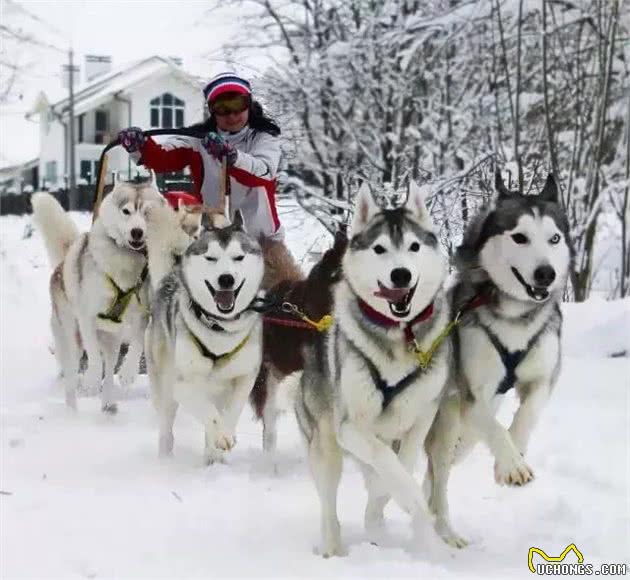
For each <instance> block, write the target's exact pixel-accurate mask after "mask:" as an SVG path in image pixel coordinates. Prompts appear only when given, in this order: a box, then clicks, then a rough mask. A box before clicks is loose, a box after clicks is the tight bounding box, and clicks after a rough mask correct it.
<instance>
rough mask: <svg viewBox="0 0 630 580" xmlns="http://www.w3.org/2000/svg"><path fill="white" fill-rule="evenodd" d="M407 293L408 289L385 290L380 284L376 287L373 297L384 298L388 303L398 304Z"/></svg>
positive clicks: (385, 287)
mask: <svg viewBox="0 0 630 580" xmlns="http://www.w3.org/2000/svg"><path fill="white" fill-rule="evenodd" d="M408 293H409V288H387V286H383V285H382V284H379V285H378V290H377V291H376V292H374V296H378V297H379V298H385V300H387V301H389V302H400V301H401V300H402V299H403V298H405V297H406V296H407V294H408Z"/></svg>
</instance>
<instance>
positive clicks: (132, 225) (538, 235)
mask: <svg viewBox="0 0 630 580" xmlns="http://www.w3.org/2000/svg"><path fill="white" fill-rule="evenodd" d="M496 188H497V193H496V196H495V198H494V199H493V200H492V201H491V202H490V203H488V205H487V206H486V207H484V208H483V209H482V210H481V211H480V212H479V213H478V215H477V216H476V217H475V218H474V219H473V220H472V221H471V223H470V224H469V225H468V227H467V229H466V231H465V234H464V238H463V242H462V244H461V246H460V247H459V248H458V250H457V253H456V262H455V269H456V279H455V281H454V283H453V285H452V286H451V287H450V288H449V289H447V288H446V287H445V279H446V274H447V263H446V259H445V257H444V255H443V252H442V251H441V249H440V247H439V242H438V238H437V235H436V231H435V227H434V225H433V223H432V220H431V217H430V215H429V212H428V210H427V207H426V204H425V198H424V193H423V190H422V189H421V188H419V187H418V186H417V185H415V184H414V183H413V182H412V183H411V184H410V186H409V193H408V196H407V199H406V201H405V202H404V203H403V204H402V205H401V206H400V207H397V208H395V209H383V208H381V207H380V206H379V205H378V204H377V203H376V201H375V199H374V197H373V195H372V192H371V191H370V188H369V187H368V186H366V185H364V186H362V187H361V189H360V191H359V192H358V194H357V198H356V204H355V212H354V218H353V221H352V224H351V226H350V229H349V231H348V232H347V233H346V232H339V233H338V234H337V235H336V237H335V242H334V245H333V246H332V248H331V249H330V250H328V251H327V252H326V253H325V254H324V256H323V257H322V259H321V260H320V262H319V263H318V264H317V265H316V266H315V267H314V268H313V270H312V271H311V272H310V273H309V275H308V276H307V277H306V278H303V277H302V276H301V275H300V273H299V272H297V271H295V268H293V269H291V267H286V268H285V269H284V270H283V267H282V265H280V266H279V270H281V271H282V273H283V274H284V276H280V277H278V276H277V277H276V278H277V279H276V280H275V284H270V285H269V286H267V287H266V288H265V292H262V291H261V286H262V282H263V277H264V276H265V273H266V271H267V270H268V269H269V268H273V267H274V266H276V267H278V264H277V263H275V264H274V263H273V260H271V261H270V260H269V255H272V254H273V248H271V249H270V248H269V247H268V242H266V241H262V242H261V241H259V240H257V239H255V238H254V237H252V236H251V235H250V234H248V232H247V231H246V229H245V228H244V226H243V221H242V219H241V217H240V214H239V213H238V212H237V213H236V214H235V215H234V216H233V220H232V222H231V223H230V222H228V221H227V220H226V219H225V217H224V216H223V215H219V214H216V213H212V212H206V214H205V217H206V220H207V224H206V225H204V227H201V220H202V215H204V210H203V209H200V208H197V209H195V210H190V209H188V208H186V207H183V206H182V207H180V208H179V211H175V210H174V209H173V208H171V207H170V205H169V204H168V203H167V202H166V201H165V199H164V197H163V196H162V195H161V194H160V193H159V191H158V190H157V187H156V186H155V184H154V183H153V182H151V181H146V182H140V183H131V182H117V183H116V184H115V186H114V189H113V190H112V192H111V193H110V194H109V195H107V196H106V197H105V199H104V201H103V203H102V205H101V207H100V211H99V213H98V217H97V218H96V220H95V221H94V224H93V226H92V228H91V229H90V231H89V232H87V233H82V234H81V233H79V232H78V231H77V229H76V226H75V225H74V224H73V222H72V220H71V219H70V217H69V216H68V215H67V214H66V213H65V212H64V210H63V209H62V208H61V206H60V205H59V204H58V203H57V201H56V200H55V199H54V198H53V197H52V196H50V195H48V194H36V195H34V196H33V199H32V203H33V209H34V219H35V222H36V223H37V225H38V227H39V228H40V230H41V232H42V234H43V237H44V241H45V244H46V248H47V251H48V255H49V258H50V262H51V266H52V268H53V273H52V276H51V280H50V296H51V302H52V316H51V321H52V331H53V336H54V341H55V356H56V357H57V359H58V362H59V365H60V368H61V372H62V377H63V383H64V387H65V397H66V402H67V404H68V406H70V407H72V408H76V392H77V388H78V387H79V385H83V387H84V388H89V389H94V390H95V391H98V390H100V392H101V404H102V409H103V411H105V412H108V413H115V412H116V405H117V402H116V400H115V396H114V393H115V390H114V372H115V367H116V363H117V360H118V353H119V350H120V347H121V345H122V344H123V343H126V344H128V345H129V348H128V352H127V355H126V357H125V360H124V362H123V364H122V366H121V368H120V370H119V381H120V383H121V384H122V385H123V386H129V385H131V384H133V382H134V380H135V378H136V376H137V373H138V369H139V362H140V358H141V355H142V353H143V352H144V353H145V355H146V362H147V369H148V374H149V378H150V383H151V389H152V398H153V404H154V406H155V409H156V411H157V416H158V430H159V454H160V455H163V456H164V455H169V454H170V453H172V451H173V444H174V435H173V422H174V419H175V415H176V413H177V411H178V409H179V407H180V406H181V407H182V408H183V410H184V411H185V412H187V413H190V414H192V415H193V416H194V417H196V418H197V419H198V420H199V422H200V423H201V424H202V425H203V428H204V433H205V450H204V455H205V460H206V461H207V463H209V464H210V463H213V462H215V461H221V460H222V459H223V457H224V456H225V454H226V453H227V452H229V451H230V449H232V447H233V446H234V445H235V443H236V439H235V431H236V427H237V423H238V420H239V417H240V416H241V414H242V411H243V409H244V407H245V405H246V403H247V400H248V398H250V399H251V401H252V404H253V406H254V408H255V410H256V413H257V414H258V416H259V417H261V418H262V419H263V423H264V437H263V441H264V447H265V449H266V450H273V448H274V446H275V441H276V431H275V420H276V404H275V399H276V395H277V387H278V385H279V384H280V383H281V381H282V380H283V379H284V378H286V377H287V376H289V375H291V376H292V377H299V387H297V389H296V395H295V415H296V418H297V421H298V424H299V426H300V430H301V432H302V434H303V436H304V439H305V441H306V445H307V451H308V460H309V465H310V470H311V473H312V477H313V480H314V482H315V486H316V489H317V492H318V495H319V498H320V502H321V547H320V553H321V554H322V555H323V556H325V557H329V556H333V555H342V554H343V553H344V548H343V544H342V540H341V531H340V524H339V520H338V517H337V488H338V485H339V481H340V477H341V472H342V463H343V457H344V455H350V456H352V457H353V458H354V459H356V460H358V463H359V464H360V466H361V469H362V471H363V474H364V478H365V484H366V488H367V492H368V499H367V506H366V509H365V526H366V529H367V530H368V531H369V532H370V533H377V532H379V530H380V529H381V528H382V526H383V512H384V508H385V506H386V504H387V503H388V501H389V500H390V499H393V501H394V502H396V503H397V504H398V505H399V506H400V507H401V508H402V509H403V510H404V511H406V512H407V513H408V514H409V515H410V516H411V520H412V527H413V530H414V532H415V533H416V534H418V535H417V537H418V538H419V540H418V541H420V542H421V541H422V540H421V539H420V538H421V537H423V538H425V539H426V538H427V528H428V527H429V526H433V528H434V529H435V532H437V534H438V535H439V536H441V537H442V538H443V539H444V541H445V542H447V543H448V544H450V545H452V546H457V547H463V546H465V544H466V541H465V540H464V539H463V538H461V537H460V536H459V535H458V534H457V533H456V531H455V530H453V528H452V526H451V523H450V520H449V509H448V501H447V486H448V479H449V473H450V470H451V466H452V465H453V464H454V462H456V461H459V460H460V459H463V458H464V457H465V456H466V454H467V453H468V452H469V451H470V450H471V449H472V447H473V446H474V445H475V444H476V443H477V442H478V441H483V442H484V443H485V444H486V445H487V446H488V448H489V449H490V451H491V452H492V454H493V456H494V458H495V466H494V471H495V478H496V481H497V482H498V483H499V484H508V485H523V484H526V483H527V482H529V481H530V480H531V479H532V478H533V477H534V475H533V471H532V469H531V467H530V466H529V465H528V463H527V461H526V450H527V444H528V441H529V438H530V436H531V433H532V430H533V428H534V426H535V424H536V421H537V420H538V417H539V415H540V412H541V409H542V407H543V406H544V404H545V402H546V401H547V399H548V398H549V396H550V394H551V390H552V389H553V386H554V384H555V382H556V380H557V377H558V374H559V371H560V360H561V357H560V332H561V325H562V316H561V312H560V302H561V298H562V294H563V291H564V287H565V283H566V279H567V275H568V272H569V267H570V261H571V250H570V243H569V238H568V224H567V220H566V217H565V215H564V214H563V212H562V210H561V206H560V204H559V201H558V191H557V187H556V184H555V181H554V179H553V177H552V176H549V177H548V179H547V181H546V183H545V185H544V187H543V189H542V191H541V192H540V193H539V194H538V195H523V194H521V193H519V192H517V191H509V190H508V189H507V188H506V187H505V185H504V183H503V181H502V179H501V177H500V174H497V179H496ZM287 305H288V307H287ZM326 315H330V316H332V321H333V323H332V325H331V326H330V327H329V328H326V326H327V325H326V324H323V323H321V322H322V320H324V319H325V316H326ZM328 322H330V319H328ZM320 331H321V332H320ZM84 352H85V353H86V354H87V361H88V364H87V368H86V370H85V371H84V372H83V374H81V372H80V370H81V367H80V361H81V357H82V354H83V353H84ZM296 371H300V372H299V373H298V374H294V373H295V372H296ZM292 373H293V374H292ZM512 388H515V389H516V392H517V394H518V396H519V399H520V405H519V407H518V410H517V411H516V413H515V415H514V418H513V421H512V424H511V426H510V427H509V429H506V428H504V427H503V426H502V425H501V423H499V422H498V420H497V419H496V412H497V408H498V406H499V404H500V402H501V400H502V395H503V394H505V393H507V392H508V391H509V390H510V389H512ZM421 448H422V449H424V451H425V452H426V457H427V465H426V470H424V469H423V470H422V471H426V475H425V480H424V485H421V484H420V483H419V482H418V481H417V480H416V478H415V477H414V475H413V474H414V468H415V465H416V460H417V458H418V454H419V453H420V451H421V450H422V449H421ZM431 533H432V532H431Z"/></svg>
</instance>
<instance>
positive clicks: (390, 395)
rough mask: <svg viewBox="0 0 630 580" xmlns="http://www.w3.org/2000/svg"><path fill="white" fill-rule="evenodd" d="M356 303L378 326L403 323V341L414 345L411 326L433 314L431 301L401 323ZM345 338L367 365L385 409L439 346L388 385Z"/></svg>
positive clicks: (391, 325)
mask: <svg viewBox="0 0 630 580" xmlns="http://www.w3.org/2000/svg"><path fill="white" fill-rule="evenodd" d="M358 305H359V309H360V310H361V312H362V313H363V314H364V315H365V317H366V318H367V319H368V320H370V322H373V323H374V324H376V325H378V326H381V327H383V328H394V327H400V326H401V324H405V326H404V327H403V330H404V333H405V341H406V342H407V344H409V345H411V346H415V337H414V334H413V327H414V326H415V325H416V324H419V323H420V322H424V321H425V320H428V319H429V318H431V316H433V302H431V304H429V305H428V306H427V307H426V308H425V309H424V310H423V311H422V312H421V313H420V314H418V316H416V317H415V318H414V319H413V320H410V321H409V322H407V323H401V322H400V321H398V320H393V319H391V318H389V317H388V316H385V315H383V314H381V313H380V312H378V311H377V310H375V309H374V308H372V307H371V306H370V305H369V304H367V302H364V301H363V300H360V299H359V301H358ZM438 338H439V337H438ZM346 340H347V341H348V344H349V345H350V346H351V348H352V350H354V351H355V353H356V354H357V355H358V356H359V357H360V358H361V359H362V360H363V362H364V363H365V366H367V369H368V372H369V373H370V377H371V378H372V382H373V383H374V386H375V387H376V389H377V390H378V391H380V393H381V395H382V396H383V409H387V407H388V406H389V404H390V403H391V402H392V400H393V399H394V397H396V395H398V394H399V393H401V392H402V391H404V390H405V389H406V388H407V387H408V386H409V385H411V384H412V383H413V382H414V381H415V380H416V379H417V378H418V377H419V376H420V374H421V373H423V372H424V371H426V369H427V368H428V366H429V363H430V361H431V357H432V355H433V353H434V352H435V350H437V347H438V346H439V343H438V344H437V345H436V346H435V348H434V349H433V350H431V349H430V350H429V351H427V352H430V355H429V356H428V359H427V360H426V363H425V364H424V365H423V364H422V363H421V362H420V359H418V362H419V364H418V366H417V367H416V368H414V369H413V370H412V371H411V372H410V373H409V374H408V375H407V376H405V377H403V378H402V379H400V380H399V381H398V382H397V383H395V384H393V385H390V384H389V383H388V382H387V381H385V380H384V379H383V377H382V375H381V373H380V372H379V370H378V368H377V367H376V365H375V364H374V363H373V362H372V361H371V360H370V359H369V358H368V357H367V356H365V354H364V353H363V352H362V351H361V350H360V349H359V348H358V347H357V346H356V345H355V344H354V343H353V342H352V341H351V340H350V339H349V338H348V337H347V336H346ZM437 340H438V339H437V338H436V340H435V341H434V342H433V344H432V345H431V347H432V348H433V346H434V345H435V344H436V342H437ZM442 340H443V338H442V339H441V340H440V343H441V341H442ZM412 350H414V348H412ZM420 352H422V351H420ZM423 354H424V353H423ZM425 356H426V355H425Z"/></svg>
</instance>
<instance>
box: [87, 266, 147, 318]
mask: <svg viewBox="0 0 630 580" xmlns="http://www.w3.org/2000/svg"><path fill="white" fill-rule="evenodd" d="M148 273H149V269H148V267H147V266H145V267H144V270H142V274H140V278H139V279H138V282H137V283H136V285H135V286H132V287H131V288H129V290H122V289H121V288H120V286H118V284H116V282H114V279H113V278H112V277H111V276H110V275H109V274H105V279H106V280H107V281H108V282H109V284H110V286H111V287H112V290H113V291H114V299H113V301H112V303H111V305H110V307H109V308H108V309H107V311H106V312H101V313H100V314H99V315H98V317H99V318H100V319H101V320H109V321H110V322H115V323H116V324H120V323H121V322H122V318H123V316H124V315H125V312H126V311H127V308H128V307H129V304H130V302H131V300H132V298H133V297H134V296H135V297H136V298H137V299H138V304H139V305H140V306H142V301H141V300H140V288H142V284H144V281H145V280H146V278H147V274H148Z"/></svg>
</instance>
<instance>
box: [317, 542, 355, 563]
mask: <svg viewBox="0 0 630 580" xmlns="http://www.w3.org/2000/svg"><path fill="white" fill-rule="evenodd" d="M313 551H314V552H315V554H317V555H319V556H321V557H322V558H326V559H328V558H334V557H335V556H337V557H338V558H343V557H344V556H347V555H348V550H347V549H346V547H345V546H344V545H343V544H342V543H341V542H333V543H330V544H327V545H325V546H321V547H320V546H318V547H316V548H315V549H314V550H313Z"/></svg>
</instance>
